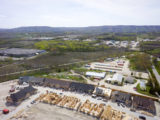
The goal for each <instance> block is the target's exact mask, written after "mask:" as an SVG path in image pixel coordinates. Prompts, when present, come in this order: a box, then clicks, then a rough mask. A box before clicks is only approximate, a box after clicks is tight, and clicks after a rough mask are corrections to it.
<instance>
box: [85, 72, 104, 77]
mask: <svg viewBox="0 0 160 120" xmlns="http://www.w3.org/2000/svg"><path fill="white" fill-rule="evenodd" d="M86 76H87V77H95V78H100V79H103V78H104V77H105V76H106V72H101V73H98V72H86Z"/></svg>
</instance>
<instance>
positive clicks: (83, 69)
mask: <svg viewBox="0 0 160 120" xmlns="http://www.w3.org/2000/svg"><path fill="white" fill-rule="evenodd" d="M73 70H75V71H78V72H83V73H85V72H87V71H90V72H99V73H100V72H106V71H103V70H90V69H86V68H74V69H73Z"/></svg>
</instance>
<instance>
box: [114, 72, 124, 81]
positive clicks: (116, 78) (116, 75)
mask: <svg viewBox="0 0 160 120" xmlns="http://www.w3.org/2000/svg"><path fill="white" fill-rule="evenodd" d="M122 79H123V76H122V75H121V74H118V73H116V74H114V75H113V77H112V80H115V81H118V82H122Z"/></svg>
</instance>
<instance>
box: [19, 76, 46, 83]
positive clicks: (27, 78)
mask: <svg viewBox="0 0 160 120" xmlns="http://www.w3.org/2000/svg"><path fill="white" fill-rule="evenodd" d="M44 79H45V78H39V77H34V76H23V77H20V78H19V84H22V83H23V82H26V83H40V82H44Z"/></svg>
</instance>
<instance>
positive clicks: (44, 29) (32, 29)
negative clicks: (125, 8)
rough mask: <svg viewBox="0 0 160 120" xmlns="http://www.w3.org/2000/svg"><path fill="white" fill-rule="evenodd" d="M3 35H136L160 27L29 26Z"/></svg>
mask: <svg viewBox="0 0 160 120" xmlns="http://www.w3.org/2000/svg"><path fill="white" fill-rule="evenodd" d="M0 32H1V33H8V32H9V33H66V32H69V33H79V34H80V33H84V34H85V33H87V34H89V33H92V34H101V33H110V32H115V33H136V32H140V33H141V32H142V33H145V32H160V26H158V25H157V26H91V27H48V26H29V27H19V28H13V29H0Z"/></svg>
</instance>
